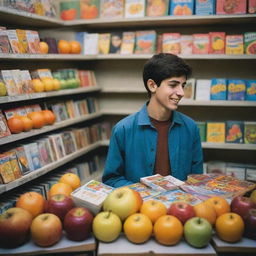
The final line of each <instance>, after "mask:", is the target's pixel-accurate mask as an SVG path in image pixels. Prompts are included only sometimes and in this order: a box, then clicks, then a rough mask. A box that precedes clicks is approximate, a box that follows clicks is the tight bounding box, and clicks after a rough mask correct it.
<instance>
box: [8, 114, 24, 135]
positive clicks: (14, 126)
mask: <svg viewBox="0 0 256 256" xmlns="http://www.w3.org/2000/svg"><path fill="white" fill-rule="evenodd" d="M7 125H8V127H9V129H10V131H11V133H20V132H23V130H24V124H23V122H22V120H21V119H20V117H19V116H13V117H11V118H10V119H9V120H7Z"/></svg>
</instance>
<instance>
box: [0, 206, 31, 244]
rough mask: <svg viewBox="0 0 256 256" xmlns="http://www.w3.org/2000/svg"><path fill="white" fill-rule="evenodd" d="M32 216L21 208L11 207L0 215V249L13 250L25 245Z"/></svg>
mask: <svg viewBox="0 0 256 256" xmlns="http://www.w3.org/2000/svg"><path fill="white" fill-rule="evenodd" d="M32 219H33V217H32V215H31V214H30V213H29V212H28V211H27V210H24V209H22V208H18V207H12V208H9V209H8V210H6V211H5V212H4V213H3V214H1V215H0V244H1V247H7V248H14V247H17V246H20V245H22V244H23V243H25V241H26V239H27V238H28V235H29V229H30V225H31V223H32Z"/></svg>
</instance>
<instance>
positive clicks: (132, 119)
mask: <svg viewBox="0 0 256 256" xmlns="http://www.w3.org/2000/svg"><path fill="white" fill-rule="evenodd" d="M138 114H139V112H136V113H133V114H130V115H128V116H126V117H125V118H123V119H121V120H120V121H118V122H117V123H116V124H115V129H120V128H129V127H133V125H134V123H137V120H138Z"/></svg>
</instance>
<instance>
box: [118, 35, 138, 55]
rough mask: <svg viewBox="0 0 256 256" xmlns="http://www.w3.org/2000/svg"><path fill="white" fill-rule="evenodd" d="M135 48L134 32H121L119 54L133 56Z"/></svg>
mask: <svg viewBox="0 0 256 256" xmlns="http://www.w3.org/2000/svg"><path fill="white" fill-rule="evenodd" d="M134 46H135V32H123V39H122V44H121V52H120V53H121V54H133V51H134Z"/></svg>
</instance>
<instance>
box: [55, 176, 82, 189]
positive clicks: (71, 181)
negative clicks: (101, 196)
mask: <svg viewBox="0 0 256 256" xmlns="http://www.w3.org/2000/svg"><path fill="white" fill-rule="evenodd" d="M59 182H61V183H65V184H68V185H70V187H71V188H72V190H75V189H77V188H78V187H80V186H81V181H80V178H79V177H78V176H77V175H76V174H74V173H71V172H70V173H65V174H64V175H62V176H61V177H60V179H59Z"/></svg>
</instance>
